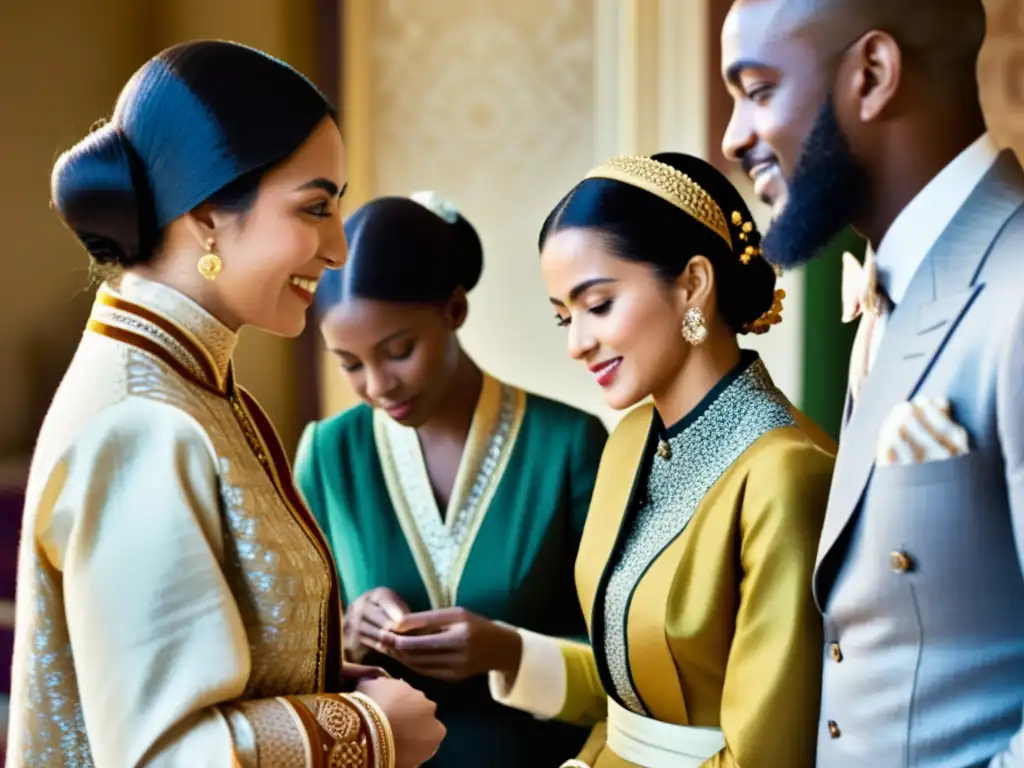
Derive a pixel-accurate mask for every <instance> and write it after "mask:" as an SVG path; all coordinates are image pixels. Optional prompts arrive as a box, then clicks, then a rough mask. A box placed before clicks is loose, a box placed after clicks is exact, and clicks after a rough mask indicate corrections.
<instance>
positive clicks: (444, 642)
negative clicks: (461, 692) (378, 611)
mask: <svg viewBox="0 0 1024 768" xmlns="http://www.w3.org/2000/svg"><path fill="white" fill-rule="evenodd" d="M411 633H415V634H411ZM380 637H381V639H380V643H381V645H382V646H383V648H384V651H383V652H384V653H387V654H388V655H389V656H391V657H393V658H395V659H397V660H398V661H400V662H401V663H402V664H404V665H405V666H407V667H409V668H410V669H412V670H413V671H415V672H419V673H420V674H423V675H429V676H430V677H434V678H437V679H439V680H446V681H450V682H455V681H459V680H465V679H466V678H469V677H474V676H476V675H482V674H486V673H487V672H490V671H491V670H496V671H500V672H503V673H505V674H508V675H511V676H513V677H514V676H515V674H516V673H517V672H518V670H519V655H520V653H521V652H522V646H521V640H520V638H519V633H518V632H516V630H514V629H512V628H511V627H506V626H504V625H502V624H498V623H497V622H494V621H491V620H490V619H485V618H484V617H483V616H478V615H477V614H475V613H472V612H470V611H467V610H466V609H464V608H441V609H439V610H435V611H424V612H422V613H409V614H406V615H405V616H404V617H403V618H402V619H401V620H399V621H398V622H395V623H394V624H393V625H392V626H391V627H390V628H387V629H385V630H384V631H383V632H382V633H381V635H380Z"/></svg>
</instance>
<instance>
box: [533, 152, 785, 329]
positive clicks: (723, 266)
mask: <svg viewBox="0 0 1024 768" xmlns="http://www.w3.org/2000/svg"><path fill="white" fill-rule="evenodd" d="M651 159H652V160H657V161H658V162H659V163H664V164H665V165H669V166H672V167H673V168H675V169H677V170H679V171H682V172H683V173H685V174H686V175H687V176H689V177H690V178H691V179H692V180H693V181H694V182H696V183H697V184H698V185H700V186H701V187H702V188H703V189H704V191H705V192H707V193H708V194H709V195H711V197H712V198H713V199H714V200H715V202H716V203H718V206H719V207H720V208H721V209H722V213H723V214H724V215H725V218H726V221H727V222H728V224H729V231H730V234H731V235H732V240H733V244H734V247H733V248H729V246H728V244H727V243H726V242H725V240H723V239H722V238H721V237H720V236H718V235H717V234H715V233H714V232H713V231H712V230H710V229H709V228H708V227H707V226H705V225H704V224H701V223H700V222H699V221H697V220H696V219H695V218H693V217H692V216H690V215H688V214H687V213H685V212H684V211H683V210H681V209H680V208H678V207H676V206H675V205H672V203H669V202H667V201H665V200H662V199H661V198H660V197H657V196H656V195H653V194H651V193H650V192H647V191H645V190H643V189H641V188H639V187H635V186H632V185H630V184H627V183H625V182H621V181H616V180H614V179H603V178H589V179H584V180H583V181H581V182H580V183H579V184H577V185H576V186H575V187H574V188H573V189H572V190H571V191H570V192H569V194H567V195H566V196H565V197H563V198H562V199H561V200H560V201H559V203H558V205H556V206H555V208H554V210H553V211H551V213H550V214H548V217H547V219H546V220H545V221H544V226H543V227H542V229H541V232H540V242H539V246H540V249H541V250H543V249H544V243H545V242H547V239H548V238H549V237H551V235H553V234H555V233H556V232H560V231H562V230H565V229H587V230H593V231H595V232H598V233H600V234H601V235H602V236H603V237H604V238H605V239H606V241H607V243H608V245H609V247H610V248H611V249H612V250H613V251H614V252H615V253H616V254H617V255H618V256H620V257H622V258H624V259H629V260H630V261H637V262H640V263H643V264H648V265H650V266H651V268H653V269H654V270H655V271H656V272H657V273H658V274H659V275H660V276H661V277H662V278H663V279H664V280H665V281H666V282H671V281H673V280H675V279H676V278H677V277H678V276H679V275H680V274H682V272H683V270H684V269H685V268H686V265H687V264H688V263H689V261H690V259H691V258H693V257H694V256H696V255H703V256H706V257H707V258H708V260H709V261H710V262H711V265H712V267H713V268H714V270H715V281H716V289H717V296H718V309H719V312H721V314H722V316H723V317H724V318H725V321H726V322H727V323H728V324H729V326H730V327H731V328H732V329H733V330H735V331H736V332H737V333H744V332H746V330H745V329H746V327H747V326H748V324H750V323H752V322H753V321H754V320H756V319H757V318H759V317H760V316H761V315H762V314H764V313H765V312H767V311H768V310H769V309H771V307H772V303H773V301H774V299H775V270H774V268H773V267H772V266H771V264H769V263H768V262H766V261H765V260H764V259H763V258H760V257H755V258H753V259H751V260H750V262H749V263H748V264H744V263H743V262H742V261H741V260H740V255H741V254H742V253H743V251H744V250H745V249H746V247H747V246H754V247H757V246H759V244H760V240H761V235H760V233H759V232H758V230H757V228H756V226H755V227H754V228H753V229H752V231H750V232H749V233H746V240H743V239H741V238H740V233H741V231H742V230H741V227H742V225H737V224H735V223H734V222H733V220H732V219H733V216H732V215H733V212H738V213H739V214H740V217H741V219H742V221H743V222H749V223H750V224H751V225H753V218H752V217H751V215H750V210H749V208H747V204H746V203H745V202H744V200H743V197H742V196H741V195H740V193H739V192H738V191H737V190H736V188H735V187H734V186H733V185H732V183H731V182H730V181H729V180H728V179H727V178H726V177H725V176H723V175H722V174H721V173H720V172H719V171H718V170H717V169H715V167H714V166H712V165H711V164H709V163H707V162H705V161H704V160H701V159H700V158H697V157H693V156H691V155H683V154H679V153H676V152H662V153H660V154H657V155H652V156H651Z"/></svg>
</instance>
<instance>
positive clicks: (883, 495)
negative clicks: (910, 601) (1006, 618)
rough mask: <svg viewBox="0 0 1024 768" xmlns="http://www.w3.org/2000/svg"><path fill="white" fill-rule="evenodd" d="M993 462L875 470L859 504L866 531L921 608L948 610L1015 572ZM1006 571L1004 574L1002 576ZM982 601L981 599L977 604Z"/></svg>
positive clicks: (966, 460)
mask: <svg viewBox="0 0 1024 768" xmlns="http://www.w3.org/2000/svg"><path fill="white" fill-rule="evenodd" d="M1005 493H1006V491H1005V484H1004V483H1003V482H1002V481H1001V473H1000V469H999V464H998V462H994V461H992V460H991V457H988V456H986V455H985V454H984V453H983V452H981V451H975V452H972V453H968V454H966V455H964V456H958V457H956V458H953V459H946V460H943V461H934V462H925V463H920V464H908V465H889V466H883V467H877V468H876V469H875V471H874V474H873V476H872V479H871V482H870V485H869V486H868V492H867V495H866V496H865V499H864V510H863V514H864V520H863V522H864V525H865V528H866V533H867V534H868V535H869V536H870V538H871V540H872V541H874V542H875V543H876V546H877V547H878V549H877V551H878V553H879V557H881V556H882V549H883V548H884V550H885V551H886V557H887V558H888V563H887V566H888V567H889V568H890V569H891V570H892V571H895V572H896V574H897V575H899V576H900V577H901V578H905V579H907V580H909V583H911V584H912V585H913V586H914V589H915V592H916V593H917V596H918V601H919V603H920V602H921V601H922V599H925V600H927V599H928V598H930V597H934V598H935V600H934V604H935V605H943V604H945V605H947V606H948V605H949V604H950V601H951V600H954V599H955V598H954V596H955V595H957V594H960V595H963V594H968V593H971V592H975V593H977V591H984V590H987V589H990V588H991V587H992V585H993V583H995V582H997V581H998V579H999V578H1006V577H1009V575H1010V574H1011V573H1012V572H1013V570H1012V569H1017V568H1019V566H1018V565H1017V562H1016V560H1017V558H1016V554H1015V552H1016V550H1015V548H1014V540H1013V532H1012V530H1011V527H1010V519H1009V515H1008V513H1007V507H1006V502H1005V498H1006V497H1005ZM1003 571H1006V573H1003ZM982 599H983V598H982Z"/></svg>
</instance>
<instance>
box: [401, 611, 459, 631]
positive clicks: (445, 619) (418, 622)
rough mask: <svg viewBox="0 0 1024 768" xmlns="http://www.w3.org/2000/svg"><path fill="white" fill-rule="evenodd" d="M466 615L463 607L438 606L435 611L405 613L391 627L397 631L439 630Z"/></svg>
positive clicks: (455, 622)
mask: <svg viewBox="0 0 1024 768" xmlns="http://www.w3.org/2000/svg"><path fill="white" fill-rule="evenodd" d="M466 616H467V614H466V611H465V609H463V608H439V609H438V610H436V611H420V612H419V613H406V614H405V615H404V616H402V618H401V620H400V621H397V622H396V623H395V625H394V626H393V627H392V628H391V629H392V631H394V632H399V633H403V632H413V631H417V630H418V631H424V630H426V631H433V632H439V631H441V630H443V629H445V628H446V627H449V626H451V625H452V624H457V623H460V622H463V621H465V620H466Z"/></svg>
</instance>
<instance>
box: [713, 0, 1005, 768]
mask: <svg viewBox="0 0 1024 768" xmlns="http://www.w3.org/2000/svg"><path fill="white" fill-rule="evenodd" d="M984 31H985V17H984V9H983V7H982V3H981V1H980V0H738V1H737V2H736V3H735V4H734V6H733V8H732V11H731V13H730V15H729V17H728V20H727V22H726V25H725V29H724V30H723V73H724V76H725V79H726V83H727V85H728V87H729V90H730V92H731V93H732V95H733V98H734V100H735V107H734V113H733V118H732V121H731V123H730V125H729V129H728V132H727V135H726V137H725V140H724V147H725V150H726V153H727V154H728V155H729V156H731V157H732V158H734V159H737V160H739V161H741V162H742V163H743V164H744V167H745V168H746V169H747V171H748V172H749V173H750V174H751V176H752V177H753V178H754V181H755V186H756V189H757V192H758V194H759V195H761V196H762V197H763V198H765V199H766V200H768V202H770V203H773V204H774V205H775V207H776V209H777V210H776V214H777V215H776V219H775V222H774V224H773V226H772V228H771V230H770V231H769V233H768V235H767V237H766V239H765V242H764V253H765V255H766V257H768V258H769V259H771V260H772V261H775V262H776V263H777V264H779V265H781V266H783V267H789V266H795V265H798V264H800V263H802V262H805V261H807V260H809V259H810V258H813V257H814V256H815V254H816V253H817V252H819V251H820V249H821V247H822V246H823V245H825V244H826V243H827V242H828V241H829V240H830V239H831V238H832V237H833V236H834V235H835V234H836V233H837V232H839V231H840V230H841V229H842V228H844V227H845V226H846V225H848V224H852V225H853V226H854V227H855V228H856V229H857V230H858V231H859V232H860V233H861V234H863V235H864V236H865V237H866V238H867V239H868V240H869V241H870V244H871V246H872V250H873V252H874V253H875V254H876V256H875V257H871V256H869V257H868V258H867V259H866V260H865V263H864V264H863V265H862V264H860V263H858V262H856V261H855V260H853V259H852V258H850V259H849V262H850V263H849V264H848V265H847V266H848V267H849V272H848V274H847V275H844V304H845V312H846V317H847V319H849V320H853V319H857V318H859V323H860V325H859V328H858V331H857V339H856V342H855V344H854V350H853V356H852V359H851V365H850V394H849V398H848V403H847V410H846V418H845V422H844V427H843V433H842V438H841V441H840V449H839V456H838V460H837V464H836V470H835V476H834V480H833V485H832V493H831V498H830V499H829V505H828V511H827V516H826V521H825V526H824V530H823V532H822V536H821V545H820V549H819V553H818V564H817V569H816V573H815V577H814V584H813V589H814V595H815V598H816V600H817V604H818V607H819V609H820V610H821V612H822V615H823V617H824V625H825V637H826V643H825V646H824V647H823V649H822V653H823V654H824V656H825V667H824V678H823V685H822V701H821V721H820V726H819V733H818V764H819V765H820V766H822V768H847V767H848V766H849V767H851V768H865V767H867V768H889V767H890V766H894V767H895V766H920V767H921V768H966V767H967V766H986V765H987V766H994V767H999V768H1003V767H1007V768H1008V767H1009V766H1024V741H1022V735H1021V724H1022V708H1024V576H1022V566H1021V563H1022V561H1024V174H1022V172H1021V168H1020V165H1019V164H1018V161H1017V160H1016V158H1015V157H1014V156H1013V154H1012V153H1010V152H1005V151H1004V152H999V151H998V150H997V149H996V147H995V146H994V144H993V141H992V140H991V138H990V137H989V136H988V134H987V133H986V129H985V124H984V120H983V117H982V111H981V106H980V100H979V95H978V86H977V82H976V75H975V71H976V59H977V56H978V51H979V49H980V47H981V43H982V40H983V38H984ZM787 191H788V192H787ZM807 364H808V365H814V361H813V360H808V361H807Z"/></svg>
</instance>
